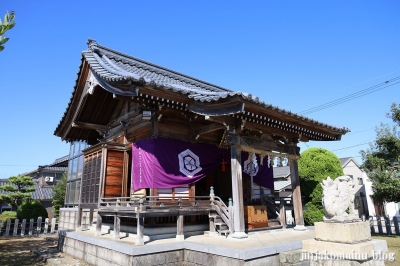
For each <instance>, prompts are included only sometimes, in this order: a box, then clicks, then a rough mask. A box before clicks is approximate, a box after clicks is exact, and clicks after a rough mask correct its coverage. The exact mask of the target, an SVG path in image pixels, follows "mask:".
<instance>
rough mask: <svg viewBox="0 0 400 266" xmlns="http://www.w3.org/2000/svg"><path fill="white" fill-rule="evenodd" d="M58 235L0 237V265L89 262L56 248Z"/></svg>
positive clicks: (85, 265) (81, 265) (86, 265)
mask: <svg viewBox="0 0 400 266" xmlns="http://www.w3.org/2000/svg"><path fill="white" fill-rule="evenodd" d="M57 241H58V235H51V236H50V235H48V236H43V235H42V236H39V237H38V236H29V237H19V236H16V237H4V236H2V237H0V265H1V266H9V265H10V266H11V265H12V266H14V265H15V266H22V265H40V266H42V265H43V266H44V265H67V266H68V265H70V266H72V265H80V266H89V265H90V264H88V263H86V262H84V261H81V260H79V259H75V258H74V257H72V256H70V255H68V254H65V253H62V252H60V251H58V250H57Z"/></svg>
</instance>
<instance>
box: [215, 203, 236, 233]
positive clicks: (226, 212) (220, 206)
mask: <svg viewBox="0 0 400 266" xmlns="http://www.w3.org/2000/svg"><path fill="white" fill-rule="evenodd" d="M210 200H211V208H212V209H213V210H215V211H217V212H218V214H219V216H220V217H221V219H222V220H223V221H224V223H225V224H226V225H227V226H228V228H229V231H231V232H232V233H233V218H232V217H233V208H229V207H227V206H226V204H225V203H224V202H223V201H222V200H221V198H220V197H217V196H211V197H210ZM230 205H231V206H230V207H232V204H230Z"/></svg>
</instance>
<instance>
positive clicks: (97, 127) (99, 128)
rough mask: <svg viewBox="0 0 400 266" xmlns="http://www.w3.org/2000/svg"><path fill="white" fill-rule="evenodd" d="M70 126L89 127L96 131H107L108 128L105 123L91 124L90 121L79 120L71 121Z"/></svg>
mask: <svg viewBox="0 0 400 266" xmlns="http://www.w3.org/2000/svg"><path fill="white" fill-rule="evenodd" d="M72 127H76V128H83V129H91V130H97V131H107V130H108V129H109V128H108V127H107V126H105V125H99V124H92V123H86V122H80V121H74V122H72Z"/></svg>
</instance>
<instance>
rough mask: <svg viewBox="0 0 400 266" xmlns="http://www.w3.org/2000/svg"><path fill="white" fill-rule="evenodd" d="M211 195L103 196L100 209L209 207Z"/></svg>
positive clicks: (142, 209)
mask: <svg viewBox="0 0 400 266" xmlns="http://www.w3.org/2000/svg"><path fill="white" fill-rule="evenodd" d="M209 206H210V196H183V197H175V196H172V197H165V196H142V197H117V198H101V199H100V201H99V210H111V209H112V210H115V211H122V210H124V211H134V212H138V211H139V212H140V211H146V210H149V209H152V210H156V209H166V208H185V207H209Z"/></svg>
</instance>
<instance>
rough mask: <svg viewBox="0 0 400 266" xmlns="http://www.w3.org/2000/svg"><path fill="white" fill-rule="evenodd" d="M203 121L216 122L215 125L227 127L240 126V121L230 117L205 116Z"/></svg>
mask: <svg viewBox="0 0 400 266" xmlns="http://www.w3.org/2000/svg"><path fill="white" fill-rule="evenodd" d="M205 120H207V121H211V122H216V123H221V124H226V125H229V126H233V127H235V126H238V125H240V122H241V121H240V120H239V119H236V118H233V117H230V116H205Z"/></svg>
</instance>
